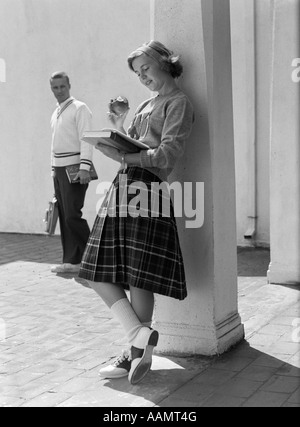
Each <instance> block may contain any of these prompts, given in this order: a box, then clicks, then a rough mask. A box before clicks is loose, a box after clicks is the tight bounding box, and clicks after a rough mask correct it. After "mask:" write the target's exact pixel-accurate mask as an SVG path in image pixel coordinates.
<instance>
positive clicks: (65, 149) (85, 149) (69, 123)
mask: <svg viewBox="0 0 300 427" xmlns="http://www.w3.org/2000/svg"><path fill="white" fill-rule="evenodd" d="M71 100H72V101H73V102H72V103H71V104H70V105H68V106H67V107H66V109H65V110H64V111H63V112H62V113H61V115H60V116H59V117H57V113H58V111H59V108H60V109H61V110H63V108H64V107H65V106H66V105H67V104H68V103H69V102H70V101H71ZM91 127H92V113H91V111H90V110H89V108H88V107H87V105H86V104H84V103H83V102H81V101H78V100H76V99H74V98H73V97H70V98H68V99H67V100H66V101H64V102H63V103H61V104H58V108H57V109H56V110H55V111H54V113H53V114H52V117H51V129H52V146H51V167H52V171H53V170H54V168H55V167H63V166H69V165H73V164H76V163H80V169H83V170H90V167H91V164H92V157H93V146H92V145H90V144H88V143H87V142H84V141H82V139H81V138H82V135H83V132H84V131H86V130H91Z"/></svg>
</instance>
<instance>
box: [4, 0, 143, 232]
mask: <svg viewBox="0 0 300 427" xmlns="http://www.w3.org/2000/svg"><path fill="white" fill-rule="evenodd" d="M149 14H150V4H149V0H84V1H83V0H0V58H1V59H3V60H4V61H5V64H6V82H5V83H4V82H1V81H0V118H1V125H0V141H1V157H0V183H1V184H0V185H1V187H0V188H1V191H0V194H1V203H0V232H21V233H39V232H43V221H42V220H43V217H44V213H45V209H46V207H47V203H48V201H49V199H50V198H51V197H52V194H53V184H52V179H51V177H50V144H51V132H50V125H49V121H50V116H51V114H52V111H53V110H54V108H55V104H56V100H55V98H54V97H53V94H52V93H51V91H50V87H49V76H50V75H51V73H52V72H53V71H57V70H65V71H67V72H68V73H69V74H70V78H71V84H72V90H71V95H73V96H75V97H76V98H78V99H80V100H82V101H85V102H86V103H87V104H88V105H89V107H90V108H91V110H92V112H93V125H94V128H95V129H97V128H101V127H104V126H107V124H108V123H107V120H106V111H107V103H108V101H109V100H110V98H111V97H114V96H116V95H118V94H123V95H124V96H126V97H128V99H129V101H130V104H131V108H132V110H131V113H130V114H129V115H128V118H127V122H126V125H127V124H129V122H130V119H131V118H132V115H133V112H134V110H135V108H136V107H137V105H138V103H139V102H141V101H142V100H143V99H145V98H146V97H147V96H148V95H149V92H148V91H147V90H146V89H144V88H143V87H142V86H141V85H140V84H139V83H138V81H137V78H136V76H135V75H134V74H133V73H132V72H130V70H129V68H128V66H127V55H128V54H129V53H130V52H131V51H132V50H134V49H135V48H136V47H138V46H139V45H140V44H142V43H143V42H145V41H148V40H149V34H150V18H149ZM1 62H2V63H3V61H1ZM2 74H3V73H2ZM94 160H95V166H96V169H97V171H98V174H99V178H100V181H107V180H111V179H112V178H113V177H114V175H115V172H116V170H117V167H118V165H117V164H116V163H115V162H112V161H109V160H107V159H104V158H103V157H102V155H100V153H99V152H96V153H95V156H94ZM98 183H99V181H98ZM96 190H97V183H95V182H94V183H92V184H91V185H90V188H89V190H88V193H87V198H86V205H85V210H84V214H85V217H86V218H87V219H88V222H89V224H90V225H92V223H93V221H94V218H95V214H96V204H97V202H98V200H99V195H97V194H96Z"/></svg>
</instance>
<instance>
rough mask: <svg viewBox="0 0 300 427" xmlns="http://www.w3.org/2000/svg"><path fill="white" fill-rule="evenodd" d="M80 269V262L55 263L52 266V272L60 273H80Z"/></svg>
mask: <svg viewBox="0 0 300 427" xmlns="http://www.w3.org/2000/svg"><path fill="white" fill-rule="evenodd" d="M79 270H80V264H69V263H65V264H61V265H54V266H52V267H51V273H60V274H68V273H78V272H79Z"/></svg>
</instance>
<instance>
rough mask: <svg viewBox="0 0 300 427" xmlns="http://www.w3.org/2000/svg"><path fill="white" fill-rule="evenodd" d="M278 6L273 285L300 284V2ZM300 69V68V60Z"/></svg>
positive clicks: (274, 78) (279, 2) (274, 86)
mask: <svg viewBox="0 0 300 427" xmlns="http://www.w3.org/2000/svg"><path fill="white" fill-rule="evenodd" d="M273 7H274V11H273V12H274V13H273V27H274V30H273V35H274V36H273V37H274V39H273V64H272V80H271V84H272V97H271V112H272V114H271V126H272V128H271V159H270V162H271V163H270V215H271V216H270V243H271V263H270V267H269V271H268V280H269V283H274V284H276V283H277V284H279V283H282V284H299V283H300V164H299V144H300V131H299V129H300V128H299V122H300V104H299V91H300V83H299V81H297V80H295V76H296V74H297V73H296V72H297V69H296V68H295V67H293V66H292V64H293V62H294V59H296V58H299V57H300V51H299V37H300V26H299V16H300V1H299V0H290V1H288V2H287V1H284V0H275V1H274V6H273ZM283 28H284V31H283ZM298 67H300V60H299V63H298ZM299 71H300V68H299V69H298V72H299ZM293 72H294V74H293ZM299 74H300V73H298V76H299ZM293 79H294V81H293Z"/></svg>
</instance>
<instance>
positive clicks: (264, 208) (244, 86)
mask: <svg viewBox="0 0 300 427" xmlns="http://www.w3.org/2000/svg"><path fill="white" fill-rule="evenodd" d="M252 1H253V0H231V36H232V64H233V100H234V133H235V156H236V195H237V242H238V244H239V245H249V244H258V245H263V246H265V245H269V242H270V231H269V223H270V220H269V215H270V209H269V197H270V192H269V170H270V167H269V150H270V129H271V125H270V89H271V79H270V77H271V51H272V20H271V18H272V15H271V5H272V0H264V1H261V0H257V1H254V5H255V38H256V40H255V41H254V42H255V64H253V66H254V67H255V80H256V88H255V89H256V91H255V98H256V101H255V102H256V114H255V120H256V127H255V138H256V149H257V154H256V160H257V163H256V179H257V181H256V187H257V193H256V202H257V221H256V234H255V236H254V239H252V240H250V241H249V240H245V239H244V234H245V232H246V231H247V228H248V197H249V196H248V190H247V188H248V174H249V157H248V148H247V142H248V140H249V138H248V136H249V134H248V132H249V126H250V122H249V120H251V118H250V117H249V102H251V100H250V98H249V96H248V93H247V92H248V86H249V83H250V80H249V78H250V72H251V70H250V69H249V54H250V52H251V47H252V46H251V40H249V32H248V33H247V31H246V28H247V27H246V26H247V20H249V2H252ZM250 66H251V64H250Z"/></svg>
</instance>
